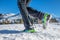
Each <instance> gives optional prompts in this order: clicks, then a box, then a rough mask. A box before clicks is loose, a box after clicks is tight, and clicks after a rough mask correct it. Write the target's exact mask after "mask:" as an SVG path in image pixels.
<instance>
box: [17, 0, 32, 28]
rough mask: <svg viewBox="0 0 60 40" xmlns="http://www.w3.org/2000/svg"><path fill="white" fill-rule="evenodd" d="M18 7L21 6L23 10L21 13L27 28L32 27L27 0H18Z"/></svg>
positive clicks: (20, 8)
mask: <svg viewBox="0 0 60 40" xmlns="http://www.w3.org/2000/svg"><path fill="white" fill-rule="evenodd" d="M18 7H19V10H20V12H21V15H22V18H23V21H24V26H25V28H26V29H31V28H30V21H29V19H28V16H29V15H28V11H27V9H26V0H20V1H19V0H18Z"/></svg>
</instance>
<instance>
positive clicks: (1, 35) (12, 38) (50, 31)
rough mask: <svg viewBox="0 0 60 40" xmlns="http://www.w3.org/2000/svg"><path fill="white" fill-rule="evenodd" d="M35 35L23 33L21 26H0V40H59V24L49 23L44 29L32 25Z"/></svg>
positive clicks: (37, 25)
mask: <svg viewBox="0 0 60 40" xmlns="http://www.w3.org/2000/svg"><path fill="white" fill-rule="evenodd" d="M32 27H34V28H35V30H36V31H37V32H36V33H25V32H21V33H19V32H20V31H22V30H24V29H25V28H24V25H23V24H7V25H0V40H60V23H59V24H58V23H50V24H49V26H47V28H46V29H43V27H42V24H34V25H33V26H32Z"/></svg>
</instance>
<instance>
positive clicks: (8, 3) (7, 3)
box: [0, 0, 60, 17]
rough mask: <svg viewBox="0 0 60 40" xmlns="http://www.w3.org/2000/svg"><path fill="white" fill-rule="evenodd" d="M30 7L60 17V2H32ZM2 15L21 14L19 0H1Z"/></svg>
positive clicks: (40, 0)
mask: <svg viewBox="0 0 60 40" xmlns="http://www.w3.org/2000/svg"><path fill="white" fill-rule="evenodd" d="M29 6H30V7H32V8H34V9H36V10H38V11H42V12H47V13H50V14H53V15H55V16H57V17H60V0H31V2H30V5H29ZM0 13H19V9H18V7H17V0H0Z"/></svg>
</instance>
